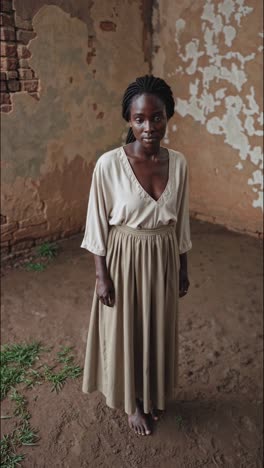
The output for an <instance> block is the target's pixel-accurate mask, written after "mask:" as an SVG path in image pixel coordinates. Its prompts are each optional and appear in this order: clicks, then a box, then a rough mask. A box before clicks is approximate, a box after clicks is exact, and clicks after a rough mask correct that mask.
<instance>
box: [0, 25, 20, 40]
mask: <svg viewBox="0 0 264 468" xmlns="http://www.w3.org/2000/svg"><path fill="white" fill-rule="evenodd" d="M0 39H1V41H10V42H12V41H15V40H16V32H15V29H14V28H10V27H1V28H0Z"/></svg>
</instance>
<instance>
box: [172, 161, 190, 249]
mask: <svg viewBox="0 0 264 468" xmlns="http://www.w3.org/2000/svg"><path fill="white" fill-rule="evenodd" d="M181 179H182V180H181V188H182V190H180V191H179V200H178V204H177V205H178V209H177V224H176V235H177V240H178V246H179V253H180V254H183V253H185V252H188V250H190V249H191V248H192V242H191V234H190V217H189V176H188V167H187V163H186V164H185V165H184V167H183V168H182V174H181Z"/></svg>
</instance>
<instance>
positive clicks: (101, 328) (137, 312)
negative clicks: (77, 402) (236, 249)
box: [82, 224, 179, 414]
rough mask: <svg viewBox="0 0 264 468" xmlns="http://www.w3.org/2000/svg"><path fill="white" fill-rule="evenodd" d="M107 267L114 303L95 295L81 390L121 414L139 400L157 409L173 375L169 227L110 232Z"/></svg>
mask: <svg viewBox="0 0 264 468" xmlns="http://www.w3.org/2000/svg"><path fill="white" fill-rule="evenodd" d="M106 262H107V267H108V271H109V272H110V276H111V278H112V280H113V283H114V287H115V305H114V307H108V306H105V305H103V304H102V303H101V302H100V301H99V299H98V298H97V296H96V291H95V292H94V297H93V303H92V309H91V315H90V324H89V330H88V338H87V347H86V355H85V364H84V376H83V387H82V390H83V392H85V393H88V392H89V393H90V392H93V391H95V390H99V391H100V392H102V393H103V395H104V396H105V398H106V404H107V405H108V406H110V407H111V408H122V409H124V410H125V412H126V413H127V414H132V413H134V412H135V410H136V398H140V399H142V400H143V408H144V412H145V413H149V412H150V409H151V405H155V406H156V407H157V408H158V409H160V410H164V409H165V404H166V401H167V400H168V399H173V398H175V391H176V386H177V370H178V297H179V252H178V245H177V238H176V232H175V225H173V224H171V225H166V226H161V227H158V228H155V229H132V228H129V227H127V226H123V225H122V226H114V227H112V228H111V229H110V233H109V236H108V245H107V256H106Z"/></svg>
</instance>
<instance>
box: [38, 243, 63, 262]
mask: <svg viewBox="0 0 264 468" xmlns="http://www.w3.org/2000/svg"><path fill="white" fill-rule="evenodd" d="M37 254H38V255H39V256H40V257H47V258H54V257H56V256H57V255H58V246H57V245H56V244H50V243H49V242H45V243H44V244H42V245H40V246H39V247H38V249H37Z"/></svg>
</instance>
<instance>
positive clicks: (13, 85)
mask: <svg viewBox="0 0 264 468" xmlns="http://www.w3.org/2000/svg"><path fill="white" fill-rule="evenodd" d="M7 86H8V89H9V91H11V92H12V93H15V92H17V91H19V90H20V83H19V81H18V80H9V81H8V82H7Z"/></svg>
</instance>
